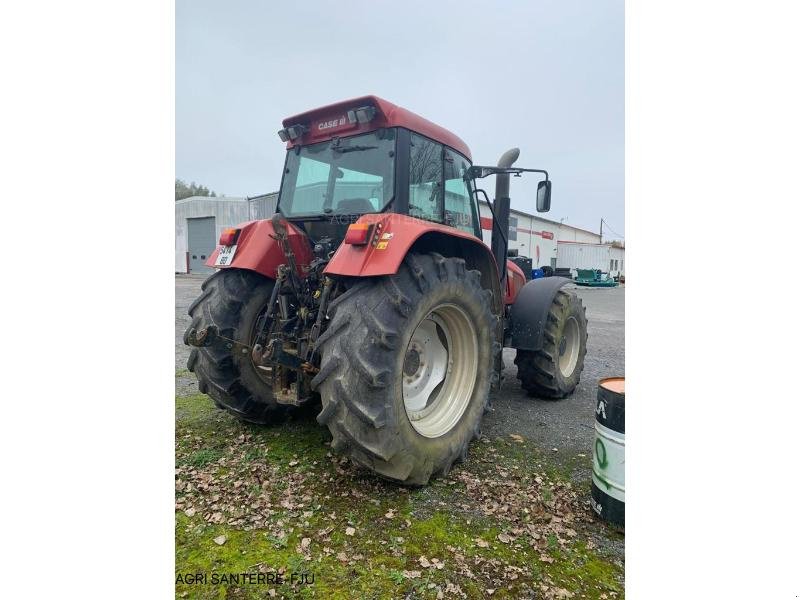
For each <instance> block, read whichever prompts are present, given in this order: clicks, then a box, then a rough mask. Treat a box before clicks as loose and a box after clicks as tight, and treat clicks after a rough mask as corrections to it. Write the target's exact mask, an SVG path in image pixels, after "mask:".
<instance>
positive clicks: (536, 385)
mask: <svg viewBox="0 0 800 600" xmlns="http://www.w3.org/2000/svg"><path fill="white" fill-rule="evenodd" d="M570 317H574V318H575V319H576V321H577V322H578V328H579V331H580V350H579V353H578V360H577V363H576V365H575V368H574V370H573V371H572V374H571V375H570V376H569V377H565V376H564V374H563V373H562V372H561V370H560V368H559V366H558V357H559V352H558V345H559V343H560V341H561V337H562V335H563V330H564V324H565V323H566V321H567V319H569V318H570ZM586 324H587V319H586V308H585V307H584V306H583V302H582V301H581V299H580V298H579V297H578V296H577V295H576V294H575V293H574V292H570V291H566V290H563V289H562V290H559V291H558V293H557V294H556V297H555V298H554V299H553V303H552V305H551V306H550V310H549V311H548V314H547V323H546V325H545V330H544V336H543V337H544V340H543V348H542V349H541V350H539V351H530V350H517V356H516V358H515V359H514V364H515V365H517V379H519V380H520V383H521V385H522V388H523V389H524V390H525V391H526V392H528V395H529V396H535V397H537V398H545V399H549V400H559V399H561V398H565V397H567V396H569V395H570V394H571V393H572V392H573V391H574V390H575V388H576V387H577V386H578V383H579V382H580V379H581V372H582V371H583V362H584V358H585V356H586V341H587V339H588V333H587V331H586Z"/></svg>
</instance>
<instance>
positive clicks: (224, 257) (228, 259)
mask: <svg viewBox="0 0 800 600" xmlns="http://www.w3.org/2000/svg"><path fill="white" fill-rule="evenodd" d="M234 254H236V246H235V245H234V246H220V247H219V254H217V260H216V261H214V266H215V267H227V266H228V265H230V264H231V263H232V262H233V255H234Z"/></svg>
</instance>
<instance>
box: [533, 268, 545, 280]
mask: <svg viewBox="0 0 800 600" xmlns="http://www.w3.org/2000/svg"><path fill="white" fill-rule="evenodd" d="M542 277H544V271H542V270H541V269H534V270H533V271H531V279H541V278H542Z"/></svg>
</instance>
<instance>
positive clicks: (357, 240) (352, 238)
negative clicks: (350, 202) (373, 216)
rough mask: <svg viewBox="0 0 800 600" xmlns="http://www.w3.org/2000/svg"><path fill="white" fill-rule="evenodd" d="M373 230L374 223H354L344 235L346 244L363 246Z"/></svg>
mask: <svg viewBox="0 0 800 600" xmlns="http://www.w3.org/2000/svg"><path fill="white" fill-rule="evenodd" d="M371 231H372V225H370V224H369V223H353V224H352V225H350V227H348V228H347V233H346V234H345V236H344V243H345V244H352V245H353V246H363V245H364V244H366V243H367V242H369V234H370V232H371Z"/></svg>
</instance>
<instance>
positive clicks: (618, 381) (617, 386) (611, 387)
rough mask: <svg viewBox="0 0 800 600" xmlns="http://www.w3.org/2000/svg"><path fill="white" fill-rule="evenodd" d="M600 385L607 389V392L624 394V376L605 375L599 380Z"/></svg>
mask: <svg viewBox="0 0 800 600" xmlns="http://www.w3.org/2000/svg"><path fill="white" fill-rule="evenodd" d="M600 387H601V388H605V389H607V390H608V391H609V392H615V393H617V394H622V395H623V396H624V395H625V378H624V377H606V378H605V379H601V380H600Z"/></svg>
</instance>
